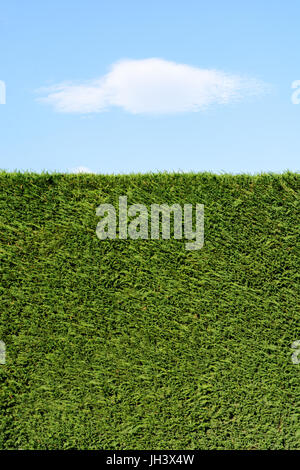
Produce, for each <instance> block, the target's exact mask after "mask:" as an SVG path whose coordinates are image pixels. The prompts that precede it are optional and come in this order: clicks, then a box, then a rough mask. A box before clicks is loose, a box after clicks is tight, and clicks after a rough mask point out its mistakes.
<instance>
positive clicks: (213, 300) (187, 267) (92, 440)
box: [0, 171, 300, 450]
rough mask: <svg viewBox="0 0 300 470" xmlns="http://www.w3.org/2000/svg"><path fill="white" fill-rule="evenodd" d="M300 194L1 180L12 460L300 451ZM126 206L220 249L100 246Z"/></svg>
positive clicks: (273, 177)
mask: <svg viewBox="0 0 300 470" xmlns="http://www.w3.org/2000/svg"><path fill="white" fill-rule="evenodd" d="M299 182H300V181H299V174H295V173H290V172H287V173H284V174H281V175H278V174H260V175H256V176H251V175H246V174H244V175H214V174H210V173H200V174H197V173H195V174H193V173H190V174H177V173H174V174H168V173H166V174H164V173H163V174H144V175H141V174H136V175H119V176H117V175H111V176H105V175H92V174H85V175H70V174H69V175H66V174H59V173H53V174H48V173H43V174H34V173H21V172H16V173H7V172H5V171H2V172H0V184H1V199H0V204H1V217H0V223H1V277H2V281H1V311H0V339H1V340H3V341H5V343H6V348H7V363H6V365H2V366H0V449H114V450H121V449H131V450H133V449H149V450H150V449H160V450H166V449H170V450H178V449H300V365H295V364H293V363H292V361H291V354H292V350H291V343H292V342H293V341H295V340H297V339H300V322H299V314H300V311H299V310H300V309H299V304H300V302H299V272H300V261H299V260H300V256H299V255H300V250H299V199H300V198H299V189H300V184H299ZM122 195H127V197H128V204H135V203H141V204H145V205H147V206H149V205H150V204H151V203H157V204H162V203H167V204H170V205H171V204H174V203H179V204H181V205H183V204H185V203H190V204H193V205H195V204H196V203H203V204H204V206H205V242H204V247H203V248H202V249H201V250H198V251H186V250H185V246H184V241H183V240H174V239H170V240H104V241H100V240H99V239H98V238H97V236H96V233H95V228H96V225H97V223H98V222H99V217H97V216H96V213H95V209H96V207H97V206H98V205H99V204H101V203H112V204H114V205H115V207H118V198H119V196H122Z"/></svg>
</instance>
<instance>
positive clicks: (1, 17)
mask: <svg viewBox="0 0 300 470" xmlns="http://www.w3.org/2000/svg"><path fill="white" fill-rule="evenodd" d="M299 17H300V2H299V1H298V0H293V1H291V0H287V1H285V2H283V1H282V0H280V1H277V0H272V1H271V0H269V1H267V0H265V1H264V2H262V1H258V0H252V1H244V2H241V1H238V0H228V1H226V2H225V1H224V0H218V1H213V0H212V1H210V2H207V1H201V0H197V1H196V0H186V1H178V0H159V1H157V0H151V2H150V1H143V0H139V1H135V0H126V1H124V0H122V1H121V0H109V1H101V0H84V1H81V0H59V1H58V0H51V1H45V2H41V1H40V0H27V1H26V2H24V1H23V0H9V1H5V0H3V1H2V2H1V8H0V52H1V67H0V80H2V81H3V82H5V85H6V104H5V105H0V168H2V169H6V170H15V169H18V170H33V171H38V172H40V171H42V170H48V171H53V170H57V171H70V170H72V169H74V168H79V167H86V168H89V169H91V170H92V171H95V172H100V173H129V172H146V171H164V170H167V171H213V172H216V173H222V172H230V173H241V172H248V173H257V172H261V171H265V172H267V171H273V172H282V171H285V170H291V171H299V160H300V158H299V156H300V152H299V151H300V139H299V130H300V106H297V105H295V104H293V103H292V99H291V97H292V94H293V92H295V90H292V83H293V82H295V81H296V80H300V59H299V44H300V32H299ZM299 88H300V86H299ZM216 90H217V91H216ZM296 91H297V90H296Z"/></svg>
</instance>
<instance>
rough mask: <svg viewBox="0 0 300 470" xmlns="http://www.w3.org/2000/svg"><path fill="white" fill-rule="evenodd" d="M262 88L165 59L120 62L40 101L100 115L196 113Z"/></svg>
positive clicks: (62, 109) (60, 108)
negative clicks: (119, 112)
mask: <svg viewBox="0 0 300 470" xmlns="http://www.w3.org/2000/svg"><path fill="white" fill-rule="evenodd" d="M264 90H265V84H264V83H263V82H261V81H259V80H256V79H247V78H242V77H240V76H239V75H230V74H227V73H225V72H222V71H218V70H206V69H200V68H196V67H191V66H189V65H185V64H177V63H175V62H169V61H166V60H163V59H156V58H152V59H144V60H122V61H120V62H117V63H115V64H113V65H112V67H111V70H110V72H109V73H107V74H106V75H104V76H103V77H101V78H100V79H98V80H93V81H89V82H85V83H81V84H73V83H62V84H59V85H55V86H54V87H51V88H48V89H44V91H45V92H46V93H47V96H45V97H43V98H40V99H39V101H42V102H44V103H47V104H50V105H52V106H53V107H54V108H55V110H56V111H58V112H62V113H81V114H87V113H98V112H103V111H105V110H107V109H109V108H110V107H112V106H118V107H120V108H122V109H124V110H125V111H127V112H129V113H133V114H147V113H148V114H170V113H180V112H191V111H192V112H196V111H200V110H202V109H205V108H207V107H208V106H210V105H213V104H227V103H230V102H233V101H236V100H240V99H242V98H244V97H246V96H249V95H257V94H260V93H261V92H263V91H264Z"/></svg>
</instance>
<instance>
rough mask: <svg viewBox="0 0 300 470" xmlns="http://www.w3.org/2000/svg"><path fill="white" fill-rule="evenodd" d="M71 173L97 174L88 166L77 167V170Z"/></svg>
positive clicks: (74, 169) (73, 169)
mask: <svg viewBox="0 0 300 470" xmlns="http://www.w3.org/2000/svg"><path fill="white" fill-rule="evenodd" d="M70 173H95V172H94V171H92V170H90V169H89V168H87V167H86V166H77V167H76V168H72V169H71V170H70Z"/></svg>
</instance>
